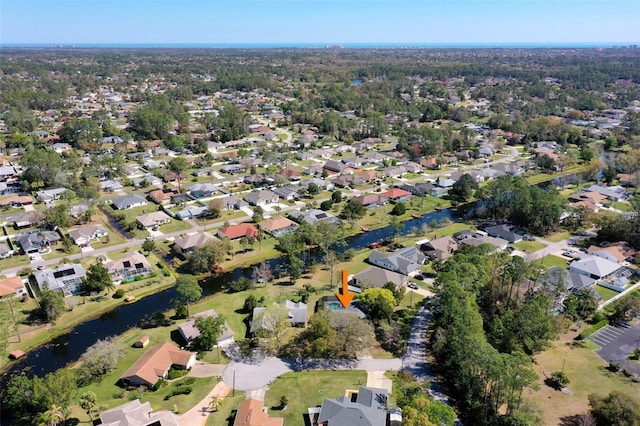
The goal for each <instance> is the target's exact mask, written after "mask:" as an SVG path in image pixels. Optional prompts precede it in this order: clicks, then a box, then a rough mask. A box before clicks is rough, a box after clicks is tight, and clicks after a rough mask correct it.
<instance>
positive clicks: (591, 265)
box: [569, 256, 622, 280]
mask: <svg viewBox="0 0 640 426" xmlns="http://www.w3.org/2000/svg"><path fill="white" fill-rule="evenodd" d="M621 268H622V266H621V265H619V264H618V263H616V262H612V261H610V260H607V259H605V258H602V257H598V256H585V257H583V258H582V259H577V260H574V261H573V262H571V264H570V265H569V271H573V272H576V273H578V274H581V275H586V276H588V277H591V278H593V279H594V280H600V279H603V278H607V277H609V276H611V275H612V274H614V273H615V272H617V271H618V270H620V269H621Z"/></svg>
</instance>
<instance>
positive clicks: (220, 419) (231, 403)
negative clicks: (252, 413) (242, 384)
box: [206, 391, 246, 426]
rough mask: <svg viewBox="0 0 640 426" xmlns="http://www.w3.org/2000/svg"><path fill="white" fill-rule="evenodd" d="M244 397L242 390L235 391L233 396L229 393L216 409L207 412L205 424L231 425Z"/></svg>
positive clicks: (208, 425) (214, 425)
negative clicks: (207, 416)
mask: <svg viewBox="0 0 640 426" xmlns="http://www.w3.org/2000/svg"><path fill="white" fill-rule="evenodd" d="M244 399H246V396H245V394H244V392H239V391H236V392H235V396H231V395H229V396H228V397H226V398H225V399H224V400H223V401H222V404H220V406H219V407H218V411H214V412H212V413H210V414H209V418H207V424H206V426H233V420H234V417H235V414H236V411H237V409H238V405H240V403H241V402H242V401H243V400H244Z"/></svg>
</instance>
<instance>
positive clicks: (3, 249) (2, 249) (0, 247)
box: [0, 241, 15, 259]
mask: <svg viewBox="0 0 640 426" xmlns="http://www.w3.org/2000/svg"><path fill="white" fill-rule="evenodd" d="M14 252H15V250H14V249H13V248H11V246H10V245H9V244H8V242H4V241H3V242H0V259H8V258H10V257H11V256H13V253H14Z"/></svg>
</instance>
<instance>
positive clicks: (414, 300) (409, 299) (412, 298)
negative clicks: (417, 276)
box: [398, 290, 424, 309]
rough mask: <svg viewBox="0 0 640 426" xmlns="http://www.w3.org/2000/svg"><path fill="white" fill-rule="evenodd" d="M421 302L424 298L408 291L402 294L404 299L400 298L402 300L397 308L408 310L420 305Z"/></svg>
mask: <svg viewBox="0 0 640 426" xmlns="http://www.w3.org/2000/svg"><path fill="white" fill-rule="evenodd" d="M423 300H424V297H422V296H421V295H419V294H418V293H416V292H414V291H412V290H408V291H407V292H406V293H405V294H404V297H403V298H402V300H401V301H400V305H399V306H398V308H399V309H402V308H408V307H410V306H419V305H421V304H422V301H423Z"/></svg>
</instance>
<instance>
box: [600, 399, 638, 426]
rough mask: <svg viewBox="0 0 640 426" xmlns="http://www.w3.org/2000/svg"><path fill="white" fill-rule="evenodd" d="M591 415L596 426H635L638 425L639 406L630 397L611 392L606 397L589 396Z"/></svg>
mask: <svg viewBox="0 0 640 426" xmlns="http://www.w3.org/2000/svg"><path fill="white" fill-rule="evenodd" d="M589 405H591V413H592V414H593V417H595V419H596V423H597V424H598V426H601V425H602V426H605V425H607V426H636V425H638V424H640V404H639V403H638V401H636V400H635V399H633V398H632V397H630V396H628V395H626V394H624V393H622V392H620V391H613V392H611V393H610V394H609V395H607V396H604V397H603V396H598V395H596V394H591V395H589Z"/></svg>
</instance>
